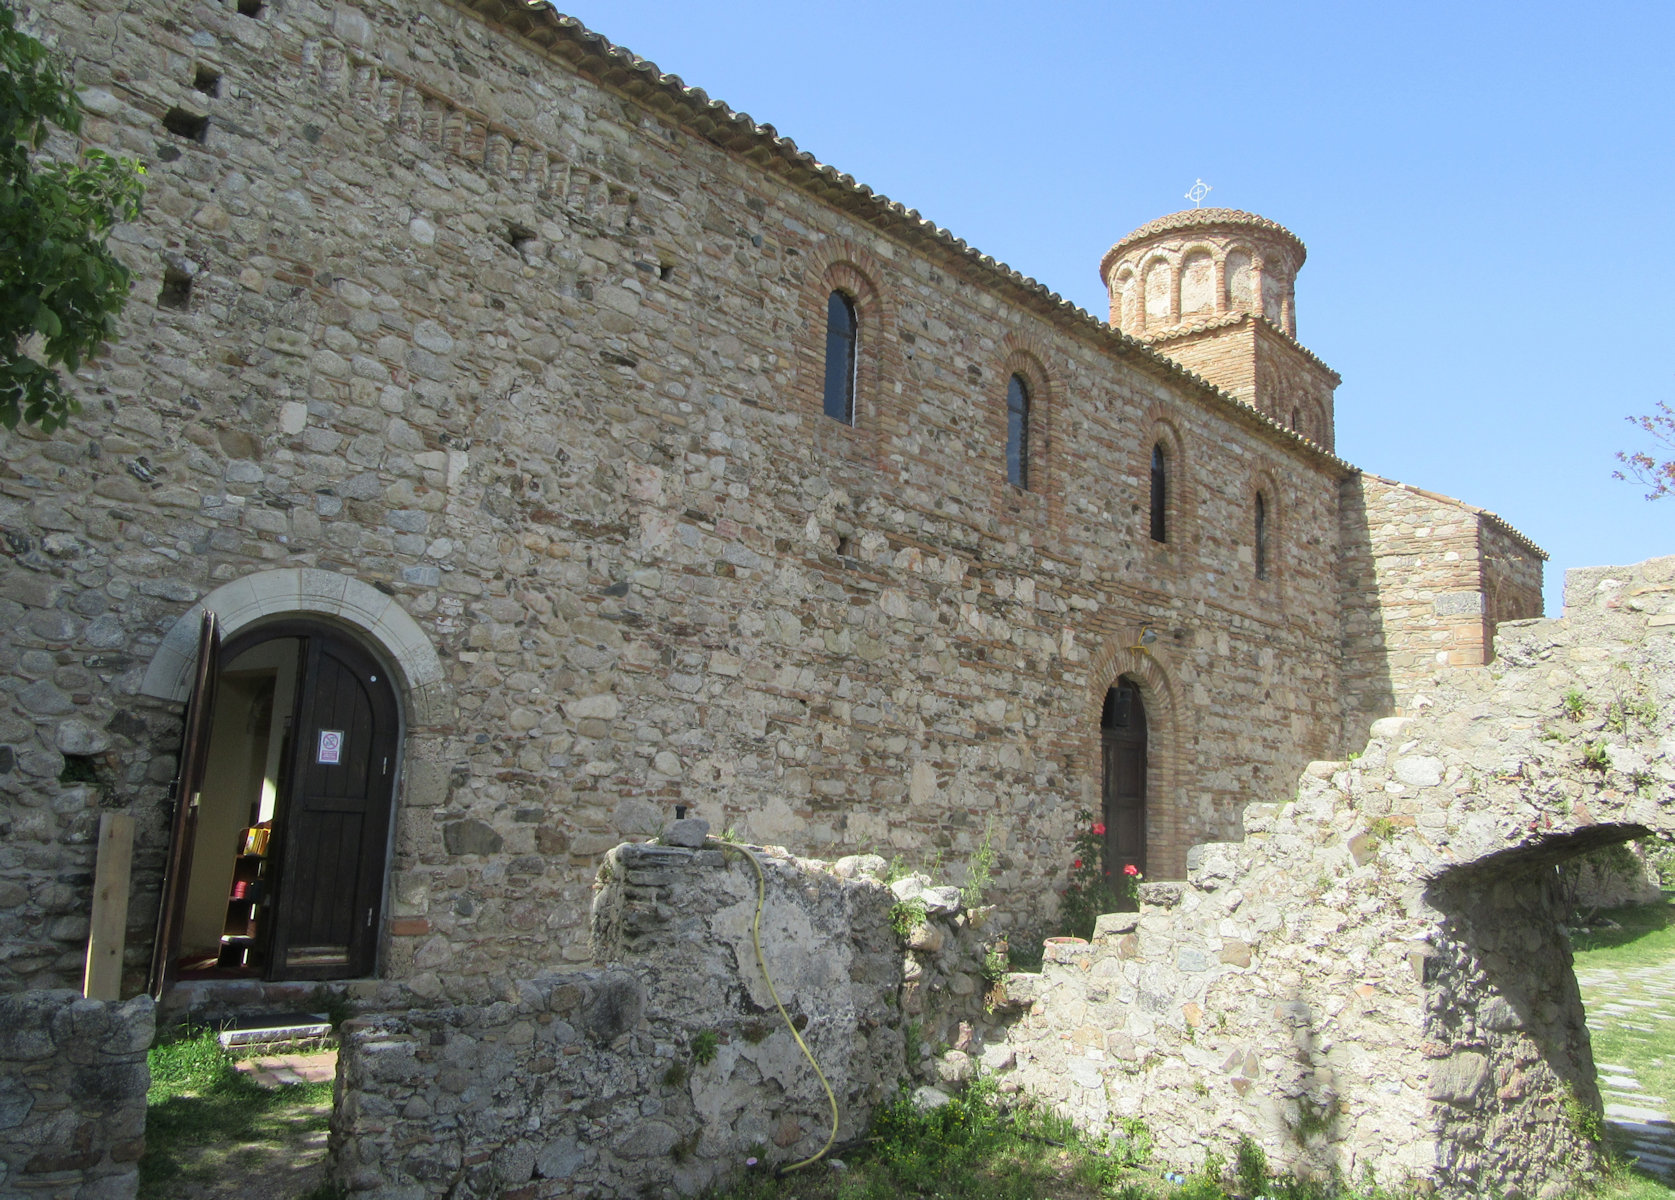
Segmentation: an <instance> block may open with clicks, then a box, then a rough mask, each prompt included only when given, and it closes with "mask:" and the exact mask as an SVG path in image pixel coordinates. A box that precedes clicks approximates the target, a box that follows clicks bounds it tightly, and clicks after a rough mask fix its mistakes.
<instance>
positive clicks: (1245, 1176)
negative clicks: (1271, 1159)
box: [1233, 1133, 1268, 1196]
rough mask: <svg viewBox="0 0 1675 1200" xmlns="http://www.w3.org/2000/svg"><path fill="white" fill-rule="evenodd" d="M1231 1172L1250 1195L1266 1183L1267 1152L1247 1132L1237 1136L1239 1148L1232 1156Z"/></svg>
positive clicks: (1257, 1191) (1258, 1190) (1254, 1193)
mask: <svg viewBox="0 0 1675 1200" xmlns="http://www.w3.org/2000/svg"><path fill="white" fill-rule="evenodd" d="M1233 1174H1234V1176H1235V1177H1236V1178H1237V1179H1238V1181H1239V1186H1240V1187H1242V1188H1243V1189H1244V1190H1245V1191H1246V1192H1248V1193H1249V1194H1250V1195H1252V1196H1254V1195H1256V1194H1257V1193H1259V1192H1260V1191H1261V1190H1262V1189H1263V1187H1265V1186H1266V1185H1267V1183H1268V1152H1267V1151H1265V1150H1264V1149H1262V1146H1261V1144H1260V1143H1258V1142H1257V1140H1256V1139H1255V1138H1253V1137H1251V1136H1250V1134H1248V1133H1247V1134H1243V1135H1241V1136H1240V1138H1239V1149H1238V1151H1237V1152H1236V1153H1235V1154H1234V1156H1233Z"/></svg>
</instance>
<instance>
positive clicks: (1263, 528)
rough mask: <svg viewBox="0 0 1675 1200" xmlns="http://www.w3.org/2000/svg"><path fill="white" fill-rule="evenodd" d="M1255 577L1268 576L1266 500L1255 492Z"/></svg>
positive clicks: (1259, 493) (1262, 577) (1264, 577)
mask: <svg viewBox="0 0 1675 1200" xmlns="http://www.w3.org/2000/svg"><path fill="white" fill-rule="evenodd" d="M1256 577H1257V578H1258V579H1266V578H1268V502H1267V501H1266V500H1264V499H1263V498H1262V493H1261V492H1258V493H1256Z"/></svg>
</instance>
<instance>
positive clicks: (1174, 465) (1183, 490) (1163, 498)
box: [1133, 408, 1193, 551]
mask: <svg viewBox="0 0 1675 1200" xmlns="http://www.w3.org/2000/svg"><path fill="white" fill-rule="evenodd" d="M1140 428H1141V429H1144V430H1146V431H1147V436H1146V438H1145V440H1144V441H1143V442H1141V443H1140V445H1139V447H1137V449H1138V450H1139V454H1138V456H1137V457H1138V462H1136V463H1135V466H1136V467H1137V468H1138V469H1137V471H1136V477H1137V482H1138V484H1139V495H1138V496H1136V497H1135V498H1134V505H1133V508H1134V511H1135V512H1136V513H1137V514H1138V516H1139V522H1140V530H1139V534H1140V539H1141V544H1142V545H1149V546H1151V547H1152V549H1154V550H1159V551H1172V550H1174V549H1176V548H1178V547H1182V546H1185V545H1186V544H1187V541H1188V536H1189V534H1190V531H1191V525H1192V520H1191V517H1192V509H1193V499H1192V492H1193V480H1192V470H1191V467H1192V462H1191V454H1190V452H1189V450H1188V448H1187V446H1186V445H1185V443H1184V442H1183V441H1182V440H1181V436H1180V432H1179V430H1178V429H1177V428H1176V427H1175V423H1174V421H1173V420H1172V419H1170V417H1169V415H1168V413H1167V412H1165V411H1164V410H1162V409H1161V408H1159V409H1156V410H1154V411H1153V413H1152V414H1151V416H1150V419H1149V420H1147V421H1145V422H1143V423H1142V424H1141V426H1140Z"/></svg>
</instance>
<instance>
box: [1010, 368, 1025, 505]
mask: <svg viewBox="0 0 1675 1200" xmlns="http://www.w3.org/2000/svg"><path fill="white" fill-rule="evenodd" d="M1006 481H1007V482H1008V483H1013V484H1016V485H1017V486H1019V487H1021V488H1027V487H1029V388H1028V387H1027V386H1026V385H1025V383H1024V380H1023V376H1021V375H1014V376H1012V378H1011V379H1010V380H1008V381H1007V384H1006Z"/></svg>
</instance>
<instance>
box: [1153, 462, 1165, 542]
mask: <svg viewBox="0 0 1675 1200" xmlns="http://www.w3.org/2000/svg"><path fill="white" fill-rule="evenodd" d="M1168 500H1169V464H1168V462H1167V461H1166V460H1165V459H1164V457H1163V443H1161V442H1159V443H1158V444H1157V445H1155V446H1153V447H1152V541H1154V542H1167V541H1168V540H1169V525H1168V522H1167V521H1166V520H1165V519H1164V510H1165V508H1166V506H1167V504H1168Z"/></svg>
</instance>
